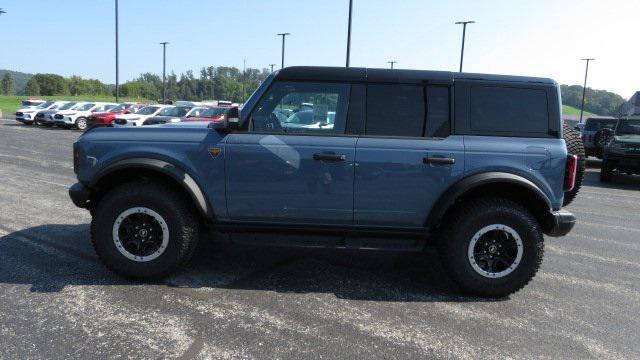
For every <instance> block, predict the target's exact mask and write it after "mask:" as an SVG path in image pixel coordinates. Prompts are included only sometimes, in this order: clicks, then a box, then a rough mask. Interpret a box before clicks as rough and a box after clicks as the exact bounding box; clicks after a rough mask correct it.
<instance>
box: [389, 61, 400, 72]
mask: <svg viewBox="0 0 640 360" xmlns="http://www.w3.org/2000/svg"><path fill="white" fill-rule="evenodd" d="M396 63H398V62H397V61H395V60H391V61H387V64H391V69H392V70H393V64H396Z"/></svg>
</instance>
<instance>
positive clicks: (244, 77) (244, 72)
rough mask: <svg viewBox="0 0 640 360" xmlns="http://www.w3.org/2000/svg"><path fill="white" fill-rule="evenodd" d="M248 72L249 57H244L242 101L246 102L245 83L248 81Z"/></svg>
mask: <svg viewBox="0 0 640 360" xmlns="http://www.w3.org/2000/svg"><path fill="white" fill-rule="evenodd" d="M246 74H247V59H243V60H242V102H244V100H245V99H244V97H245V93H244V83H245V82H246V78H247V76H246Z"/></svg>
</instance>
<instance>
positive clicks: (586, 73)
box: [580, 58, 595, 123]
mask: <svg viewBox="0 0 640 360" xmlns="http://www.w3.org/2000/svg"><path fill="white" fill-rule="evenodd" d="M581 60H582V61H586V62H587V66H586V69H585V70H584V85H583V86H582V104H581V105H580V123H582V114H583V113H584V96H585V95H586V93H587V75H589V63H590V62H591V61H593V60H595V59H593V58H587V59H581Z"/></svg>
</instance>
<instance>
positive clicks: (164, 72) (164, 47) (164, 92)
mask: <svg viewBox="0 0 640 360" xmlns="http://www.w3.org/2000/svg"><path fill="white" fill-rule="evenodd" d="M168 43H169V42H167V41H164V42H161V43H160V45H162V103H163V104H166V103H167V88H166V86H165V84H166V79H167V44H168Z"/></svg>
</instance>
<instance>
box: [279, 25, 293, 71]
mask: <svg viewBox="0 0 640 360" xmlns="http://www.w3.org/2000/svg"><path fill="white" fill-rule="evenodd" d="M288 35H291V33H280V34H278V36H282V61H281V63H280V68H284V38H285V37H287V36H288Z"/></svg>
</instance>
